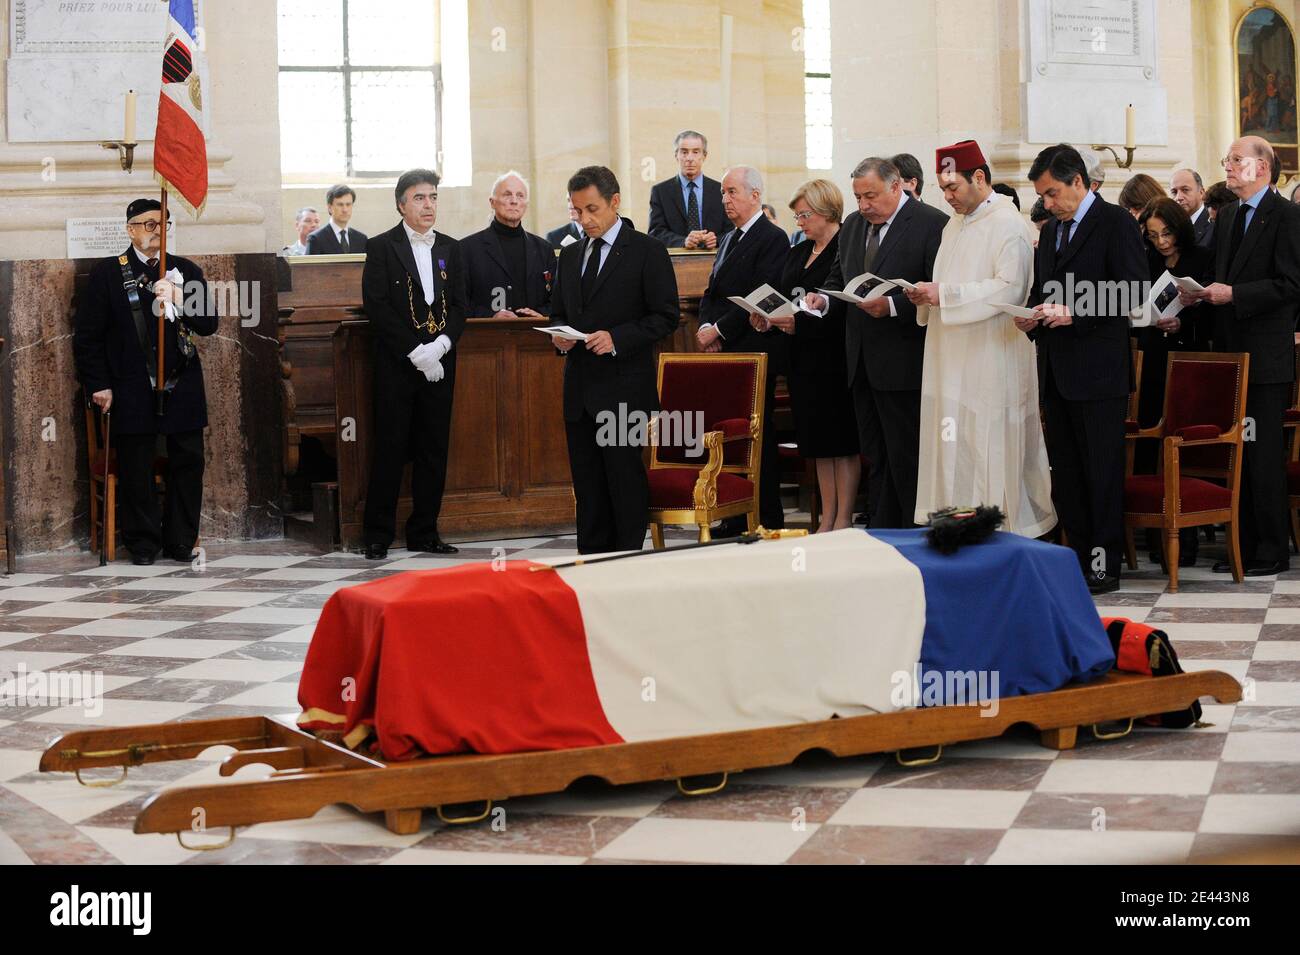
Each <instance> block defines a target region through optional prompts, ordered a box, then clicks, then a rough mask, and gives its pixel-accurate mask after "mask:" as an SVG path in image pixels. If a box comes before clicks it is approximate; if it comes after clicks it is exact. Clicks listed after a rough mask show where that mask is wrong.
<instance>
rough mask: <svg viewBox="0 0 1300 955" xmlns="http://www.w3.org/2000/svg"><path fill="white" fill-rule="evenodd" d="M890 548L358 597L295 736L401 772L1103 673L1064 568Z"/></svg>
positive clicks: (1099, 645) (1033, 553)
mask: <svg viewBox="0 0 1300 955" xmlns="http://www.w3.org/2000/svg"><path fill="white" fill-rule="evenodd" d="M887 537H888V535H886V534H883V533H880V534H874V535H873V534H868V533H865V532H863V531H861V530H857V529H849V530H843V531H837V532H834V533H830V534H819V535H815V536H812V537H806V538H792V539H786V540H778V541H767V542H762V543H756V544H748V545H733V546H723V547H715V548H702V549H698V550H689V551H684V552H681V553H677V554H673V553H671V552H668V553H662V554H654V555H647V556H641V557H636V558H632V559H628V560H618V561H611V562H608V563H600V564H588V565H585V566H577V567H563V568H559V569H551V568H550V567H549V566H546V565H543V564H539V563H535V562H532V561H522V560H516V561H501V562H498V563H497V564H496V566H495V567H494V565H493V564H489V563H474V564H465V565H461V566H458V567H451V568H447V569H445V570H429V571H410V572H407V573H400V574H394V575H393V576H391V577H387V578H384V579H381V580H376V581H372V582H369V583H365V584H360V585H357V586H355V587H347V588H344V589H342V590H339V591H338V592H336V593H335V594H334V595H333V596H331V598H330V599H329V601H328V602H327V603H326V605H325V607H324V609H323V611H322V613H321V618H320V622H319V623H318V624H317V627H316V632H315V634H314V636H313V638H312V642H311V646H310V647H309V649H308V653H307V659H306V661H305V664H304V668H303V673H302V677H301V680H300V683H299V690H298V699H299V703H300V705H301V707H302V710H303V712H302V715H301V716H300V717H299V720H298V721H299V724H300V725H302V726H304V727H307V728H310V729H314V730H329V731H333V732H337V733H341V734H342V735H343V738H344V740H345V742H347V743H348V744H349V745H353V746H355V745H357V744H359V743H360V742H361V741H362V740H364V739H366V738H367V737H368V736H370V735H371V734H372V733H373V735H374V736H375V737H376V740H377V743H378V748H379V751H380V752H381V753H382V755H383V756H384V757H385V758H387V759H397V760H400V759H407V758H411V757H415V756H418V755H421V754H424V753H457V752H476V753H507V752H522V751H528V750H544V749H560V748H570V747H580V746H593V745H600V744H608V743H619V742H636V741H641V740H648V739H663V738H671V737H680V736H693V735H699V734H703V733H717V732H726V731H731V730H741V729H753V728H759V727H770V726H781V725H787V724H791V723H799V722H805V721H811V720H824V719H829V718H831V717H832V716H840V717H849V716H858V715H863V714H867V713H872V712H885V711H890V710H895V709H900V708H903V707H906V706H910V705H912V702H913V701H912V699H911V698H910V694H905V696H906V698H905V699H901V700H900V698H899V695H898V686H899V682H898V680H899V675H900V674H906V675H908V676H911V675H913V674H920V675H922V676H924V673H923V671H925V670H927V669H934V670H941V669H943V668H945V667H952V666H955V665H958V664H959V663H960V661H963V660H969V661H972V662H971V663H970V665H969V666H968V667H966V668H967V669H969V668H970V667H973V666H998V667H1001V668H1002V669H1003V678H1002V680H1001V685H1000V692H1001V694H1002V695H1008V694H1015V693H1024V692H1038V691H1042V690H1048V689H1056V688H1058V687H1059V686H1062V685H1063V684H1065V683H1067V682H1069V681H1070V680H1072V679H1087V678H1090V677H1092V676H1096V675H1099V674H1101V673H1104V672H1105V671H1106V670H1108V669H1109V668H1110V666H1111V664H1112V662H1113V655H1112V653H1111V650H1110V644H1109V641H1108V640H1107V638H1106V635H1105V632H1104V631H1103V630H1102V628H1101V624H1100V621H1099V619H1098V617H1097V613H1096V610H1095V608H1094V607H1093V604H1092V601H1091V600H1090V599H1089V597H1088V592H1087V588H1086V587H1085V586H1084V584H1083V578H1082V576H1081V574H1080V573H1079V571H1078V564H1077V562H1075V563H1073V564H1072V565H1071V564H1070V563H1069V562H1071V561H1074V557H1073V554H1072V552H1070V551H1069V550H1066V549H1065V548H1059V547H1054V546H1052V545H1048V544H1041V543H1039V542H1037V541H1027V540H1024V539H1023V538H1017V537H1014V535H1009V534H999V535H996V536H995V539H994V541H993V542H990V543H987V544H982V545H978V546H974V547H968V548H966V549H965V550H964V551H962V552H959V553H958V554H956V555H953V556H952V557H943V556H942V555H938V554H937V553H935V552H934V551H932V550H930V549H929V548H928V546H926V545H925V543H924V541H923V538H922V534H921V532H919V531H915V532H911V531H900V532H895V536H894V537H892V538H891V539H886V538H887ZM936 558H937V559H938V561H940V562H941V563H935V559H936ZM1071 573H1072V574H1073V576H1070V574H1071ZM968 578H969V579H968ZM953 597H957V598H959V599H958V600H957V602H956V603H954V602H953V600H952V599H951V598H953ZM935 608H938V612H937V613H936V612H935ZM930 648H933V649H932V650H931V649H930ZM1008 668H1009V669H1008Z"/></svg>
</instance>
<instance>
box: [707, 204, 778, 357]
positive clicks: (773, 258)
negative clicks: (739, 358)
mask: <svg viewBox="0 0 1300 955" xmlns="http://www.w3.org/2000/svg"><path fill="white" fill-rule="evenodd" d="M737 234H738V233H737ZM724 241H725V242H727V243H728V244H729V245H730V244H731V243H732V242H735V241H736V236H735V235H733V236H731V237H730V238H728V239H719V240H718V245H719V248H721V246H722V243H723V242H724ZM789 254H790V240H789V239H788V238H787V237H786V234H785V232H784V231H783V230H782V229H781V228H780V227H779V226H776V225H773V224H772V223H771V222H770V221H768V218H767V216H759V217H758V220H757V221H756V222H755V223H754V224H753V225H752V226H750V227H749V231H748V232H746V233H745V236H744V238H743V239H742V240H741V241H740V242H739V243H737V244H736V247H735V248H734V249H732V250H729V251H728V252H727V256H726V258H725V259H723V261H722V265H721V266H718V265H717V259H714V270H713V273H712V274H711V275H710V276H709V287H708V288H707V289H705V290H704V297H703V298H701V299H700V324H701V325H703V324H705V323H706V322H707V323H711V324H713V325H717V326H718V330H719V332H721V334H722V350H723V351H726V352H742V351H743V352H755V351H767V352H770V351H772V349H773V348H774V347H777V346H780V345H784V344H785V342H784V339H786V338H788V337H789V336H788V335H786V334H785V333H784V332H780V331H776V330H773V331H769V332H765V333H760V332H756V331H754V328H753V326H752V325H750V324H749V313H748V312H746V311H744V309H742V308H741V307H740V306H739V305H734V304H732V303H731V302H729V301H727V299H728V298H729V297H730V296H732V295H739V296H742V297H743V296H745V295H748V294H749V293H750V292H752V291H754V289H756V288H758V287H759V286H760V285H762V284H763V283H765V282H766V283H767V284H768V285H770V286H772V288H774V289H776V290H777V291H778V292H780V291H782V289H781V273H782V272H783V271H784V270H785V259H786V256H787V255H789ZM769 364H770V363H769ZM777 372H778V369H777V368H775V367H769V369H768V374H769V376H775V375H776V374H777Z"/></svg>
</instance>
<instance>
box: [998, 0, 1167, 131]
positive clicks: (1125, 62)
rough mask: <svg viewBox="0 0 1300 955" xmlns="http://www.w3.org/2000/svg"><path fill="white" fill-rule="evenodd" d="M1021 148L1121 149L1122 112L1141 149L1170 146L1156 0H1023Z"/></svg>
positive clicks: (1123, 123) (1123, 120)
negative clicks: (1130, 110)
mask: <svg viewBox="0 0 1300 955" xmlns="http://www.w3.org/2000/svg"><path fill="white" fill-rule="evenodd" d="M1021 9H1022V11H1023V14H1022V16H1023V18H1024V19H1023V23H1022V26H1023V28H1024V35H1025V45H1024V48H1025V49H1026V50H1027V51H1028V56H1027V57H1026V61H1025V75H1024V77H1023V79H1024V82H1023V84H1022V87H1021V90H1022V109H1023V122H1024V129H1025V141H1026V142H1029V143H1059V142H1067V143H1074V144H1076V145H1082V146H1091V145H1093V144H1094V143H1101V144H1107V145H1113V146H1122V145H1123V144H1124V127H1125V108H1126V107H1127V106H1128V105H1129V104H1130V103H1132V104H1133V107H1134V110H1135V112H1136V132H1137V142H1138V144H1139V145H1148V146H1163V145H1166V144H1167V143H1168V140H1169V120H1168V99H1167V96H1166V93H1165V88H1164V87H1163V86H1162V85H1161V83H1160V75H1159V60H1160V57H1159V49H1158V47H1157V44H1156V38H1157V33H1156V0H1026V2H1025V4H1024V5H1023V6H1022V7H1021Z"/></svg>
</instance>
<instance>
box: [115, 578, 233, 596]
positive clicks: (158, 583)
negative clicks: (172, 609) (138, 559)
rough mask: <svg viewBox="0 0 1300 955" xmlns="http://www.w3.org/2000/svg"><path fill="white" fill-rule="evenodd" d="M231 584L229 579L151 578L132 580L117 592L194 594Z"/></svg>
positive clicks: (118, 588)
mask: <svg viewBox="0 0 1300 955" xmlns="http://www.w3.org/2000/svg"><path fill="white" fill-rule="evenodd" d="M228 583H230V578H229V577H150V578H148V579H147V580H132V581H128V582H127V583H125V584H122V585H121V586H119V587H117V588H116V589H117V590H170V591H175V592H176V593H183V594H186V593H193V592H194V591H196V590H207V589H208V588H209V587H220V586H221V585H222V584H228Z"/></svg>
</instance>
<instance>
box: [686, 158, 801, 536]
mask: <svg viewBox="0 0 1300 955" xmlns="http://www.w3.org/2000/svg"><path fill="white" fill-rule="evenodd" d="M722 207H723V209H724V211H725V212H726V214H727V219H728V220H729V221H730V222H731V224H732V226H733V227H734V228H733V229H732V230H731V231H730V232H728V233H727V234H726V235H724V236H723V238H722V245H721V247H720V248H719V249H718V254H717V255H716V256H715V257H714V260H713V271H712V272H711V273H710V274H709V286H708V288H707V289H705V291H704V297H703V298H702V299H700V327H699V331H698V332H696V342H697V343H698V344H699V346H700V348H701V350H703V351H725V352H766V353H767V356H768V358H767V385H766V392H765V394H764V396H763V406H764V411H763V420H764V421H765V422H766V425H765V426H764V428H763V446H762V450H761V455H762V459H761V468H760V474H759V481H758V518H759V521H760V522H761V523H762V525H763V526H764V527H765V528H767V529H768V530H777V529H779V528H782V527H785V511H784V510H783V509H782V507H781V483H780V459H779V456H778V452H777V447H776V429H775V428H773V427H772V409H773V406H774V404H775V395H776V378H777V375H780V374H783V373H784V371H785V358H786V356H787V355H788V346H787V345H786V342H787V340H788V336H786V335H784V334H782V333H781V332H779V331H777V330H775V329H773V330H771V331H767V332H758V331H755V330H754V327H753V326H752V325H751V324H750V321H749V313H748V312H747V311H745V310H744V309H742V308H741V307H740V306H738V305H735V304H733V303H732V302H729V301H728V298H730V297H731V296H733V295H738V296H742V297H743V296H746V295H748V294H749V293H750V292H752V291H754V289H756V288H758V287H759V286H760V285H763V284H767V285H770V286H772V287H773V288H774V289H777V290H778V291H780V285H781V272H782V271H783V270H784V268H785V259H786V256H787V255H789V254H790V241H789V239H787V238H786V235H785V232H783V231H782V229H781V227H780V226H778V225H776V224H775V223H773V222H772V220H771V219H769V218H768V217H767V216H766V215H764V214H763V177H762V176H761V175H759V172H758V170H757V169H755V168H754V167H753V166H735V167H733V168H731V169H730V170H728V171H727V174H726V175H725V176H723V177H722ZM744 530H745V519H744V518H743V517H733V518H728V519H727V520H725V521H723V522H722V528H721V529H720V530H719V531H718V532H717V533H716V534H715V535H714V536H717V537H734V536H736V535H737V534H741V533H743V532H744Z"/></svg>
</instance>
